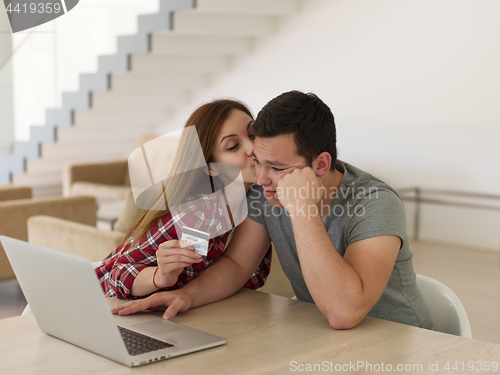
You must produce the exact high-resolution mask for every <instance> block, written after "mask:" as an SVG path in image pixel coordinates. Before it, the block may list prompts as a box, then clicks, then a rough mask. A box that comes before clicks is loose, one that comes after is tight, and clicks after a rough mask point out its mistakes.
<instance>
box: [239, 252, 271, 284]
mask: <svg viewBox="0 0 500 375" xmlns="http://www.w3.org/2000/svg"><path fill="white" fill-rule="evenodd" d="M272 256H273V247H272V245H270V246H269V249H267V252H266V255H264V258H263V259H262V262H260V264H259V267H257V269H256V270H255V273H254V274H253V275H252V277H250V279H248V281H247V282H246V284H245V288H248V289H259V288H262V287H263V286H264V284H265V283H266V280H267V277H268V276H269V272H270V271H271V260H272Z"/></svg>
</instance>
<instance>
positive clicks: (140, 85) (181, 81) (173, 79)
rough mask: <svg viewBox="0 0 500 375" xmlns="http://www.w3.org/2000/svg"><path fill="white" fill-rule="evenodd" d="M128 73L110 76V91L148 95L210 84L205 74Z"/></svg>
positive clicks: (197, 87) (191, 88) (192, 88)
mask: <svg viewBox="0 0 500 375" xmlns="http://www.w3.org/2000/svg"><path fill="white" fill-rule="evenodd" d="M166 72H168V71H165V73H163V74H151V73H135V72H134V73H128V74H113V75H111V89H112V90H113V91H116V92H121V91H129V92H136V91H142V92H147V93H148V94H156V93H158V94H161V93H162V92H169V91H176V90H181V91H186V90H194V89H199V88H204V87H207V86H208V85H209V83H210V79H209V76H208V75H207V74H179V73H166Z"/></svg>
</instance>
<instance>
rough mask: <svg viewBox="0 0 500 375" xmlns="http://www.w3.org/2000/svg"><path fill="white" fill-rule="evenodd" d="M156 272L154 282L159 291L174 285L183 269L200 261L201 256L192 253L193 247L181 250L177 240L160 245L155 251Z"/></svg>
mask: <svg viewBox="0 0 500 375" xmlns="http://www.w3.org/2000/svg"><path fill="white" fill-rule="evenodd" d="M156 259H157V262H158V271H157V272H156V274H155V275H154V282H155V284H156V286H157V287H158V288H160V289H162V288H166V287H169V286H172V285H174V284H175V283H176V282H177V279H178V278H179V275H180V273H181V272H182V270H183V269H184V268H185V267H189V266H190V265H192V264H193V263H199V262H201V261H202V258H201V255H200V254H198V253H196V252H194V247H193V246H188V247H186V248H182V247H181V244H180V242H179V241H178V240H171V241H166V242H163V243H162V244H160V248H159V249H158V250H157V251H156Z"/></svg>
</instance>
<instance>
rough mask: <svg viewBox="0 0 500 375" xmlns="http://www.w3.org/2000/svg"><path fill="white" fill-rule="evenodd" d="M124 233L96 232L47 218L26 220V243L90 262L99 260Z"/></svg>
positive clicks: (97, 230)
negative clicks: (27, 241)
mask: <svg viewBox="0 0 500 375" xmlns="http://www.w3.org/2000/svg"><path fill="white" fill-rule="evenodd" d="M124 236H125V233H122V232H111V231H105V230H100V229H97V228H96V227H94V226H91V225H85V224H80V223H75V222H71V221H68V220H61V219H58V218H55V217H50V216H42V215H38V216H33V217H31V218H30V219H29V220H28V240H29V242H30V243H32V244H35V245H39V246H44V247H47V248H50V249H53V250H58V251H61V252H64V253H68V254H73V255H77V256H80V257H83V258H86V259H88V260H90V261H92V262H94V261H101V260H103V259H104V258H105V257H106V256H108V255H109V253H111V252H112V251H113V250H114V249H115V248H116V247H117V246H118V245H119V244H120V243H121V242H122V240H123V237H124Z"/></svg>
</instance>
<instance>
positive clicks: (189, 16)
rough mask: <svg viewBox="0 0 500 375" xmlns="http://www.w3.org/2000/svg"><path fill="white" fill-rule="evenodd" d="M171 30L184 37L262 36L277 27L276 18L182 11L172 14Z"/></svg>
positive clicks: (270, 32)
mask: <svg viewBox="0 0 500 375" xmlns="http://www.w3.org/2000/svg"><path fill="white" fill-rule="evenodd" d="M173 25H174V27H173V29H174V30H175V31H176V32H178V33H181V34H186V35H219V36H242V37H246V36H250V37H255V36H264V35H269V34H272V33H273V32H274V31H275V30H276V27H277V19H276V17H271V16H261V15H247V14H241V15H240V14H220V13H210V12H200V11H197V10H183V11H179V12H175V13H174V14H173Z"/></svg>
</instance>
